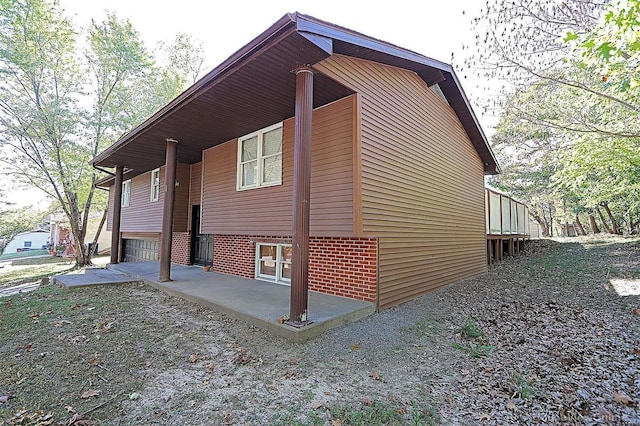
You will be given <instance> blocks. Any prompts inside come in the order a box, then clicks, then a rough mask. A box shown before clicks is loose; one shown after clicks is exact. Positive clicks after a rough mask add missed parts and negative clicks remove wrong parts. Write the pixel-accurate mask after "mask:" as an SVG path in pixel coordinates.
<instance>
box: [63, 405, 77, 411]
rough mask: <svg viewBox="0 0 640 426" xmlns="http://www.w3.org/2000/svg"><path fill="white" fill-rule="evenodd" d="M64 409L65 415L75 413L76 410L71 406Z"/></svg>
mask: <svg viewBox="0 0 640 426" xmlns="http://www.w3.org/2000/svg"><path fill="white" fill-rule="evenodd" d="M64 409H65V410H67V413H73V412H75V411H76V410H75V409H74V408H73V407H72V406H70V405H67V406H65V407H64Z"/></svg>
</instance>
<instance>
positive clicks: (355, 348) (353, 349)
mask: <svg viewBox="0 0 640 426" xmlns="http://www.w3.org/2000/svg"><path fill="white" fill-rule="evenodd" d="M349 349H351V350H352V351H357V350H358V349H360V345H359V344H357V343H354V344H353V345H351V346H349Z"/></svg>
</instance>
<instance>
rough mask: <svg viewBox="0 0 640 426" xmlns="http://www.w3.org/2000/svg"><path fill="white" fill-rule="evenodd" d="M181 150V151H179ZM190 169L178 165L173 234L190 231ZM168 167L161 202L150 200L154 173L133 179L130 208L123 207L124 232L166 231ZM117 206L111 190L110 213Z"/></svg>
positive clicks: (160, 197) (122, 226)
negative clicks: (163, 212)
mask: <svg viewBox="0 0 640 426" xmlns="http://www.w3.org/2000/svg"><path fill="white" fill-rule="evenodd" d="M178 149H180V148H178ZM190 174H191V173H190V166H189V165H188V164H178V169H177V171H176V180H177V181H178V187H177V188H176V198H175V210H174V213H173V231H174V232H186V231H187V230H188V228H187V226H188V222H189V188H190ZM165 189H166V188H165V185H164V167H161V168H160V196H159V197H158V201H150V193H151V172H147V173H144V174H141V175H139V176H136V177H134V178H133V179H131V198H130V201H129V206H128V207H124V206H123V207H122V213H121V219H120V232H123V233H124V232H143V233H144V232H160V231H162V208H163V203H164V193H165ZM112 206H113V191H109V207H108V208H109V212H111V211H112V210H113V209H112ZM112 222H113V218H112V217H111V214H109V216H108V222H107V230H109V231H111V229H112Z"/></svg>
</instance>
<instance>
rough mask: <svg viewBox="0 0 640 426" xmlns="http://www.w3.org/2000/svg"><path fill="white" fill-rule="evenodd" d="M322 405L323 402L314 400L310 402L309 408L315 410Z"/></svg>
mask: <svg viewBox="0 0 640 426" xmlns="http://www.w3.org/2000/svg"><path fill="white" fill-rule="evenodd" d="M323 405H324V403H322V402H320V401H316V402H314V403H312V404H311V409H312V410H317V409H318V408H320V407H322V406H323Z"/></svg>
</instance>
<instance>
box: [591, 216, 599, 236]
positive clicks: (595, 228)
mask: <svg viewBox="0 0 640 426" xmlns="http://www.w3.org/2000/svg"><path fill="white" fill-rule="evenodd" d="M589 226H591V232H593V233H594V234H599V233H600V228H598V224H597V223H596V218H595V217H593V213H589Z"/></svg>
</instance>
